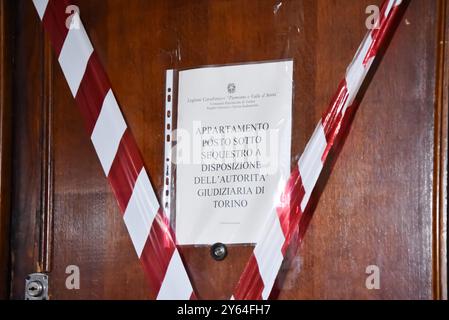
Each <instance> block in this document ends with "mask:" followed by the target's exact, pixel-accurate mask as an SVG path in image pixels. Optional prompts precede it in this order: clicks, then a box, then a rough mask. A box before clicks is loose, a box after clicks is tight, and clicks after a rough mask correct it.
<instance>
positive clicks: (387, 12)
mask: <svg viewBox="0 0 449 320" xmlns="http://www.w3.org/2000/svg"><path fill="white" fill-rule="evenodd" d="M33 3H34V5H35V7H36V9H37V12H38V14H39V16H40V18H41V19H42V22H43V25H44V28H45V29H46V31H47V33H48V34H49V36H50V40H51V42H52V45H53V48H54V51H55V53H56V55H57V56H58V61H59V63H60V65H61V68H62V71H63V73H64V76H65V78H66V80H67V83H68V85H69V88H70V90H71V92H72V94H73V96H74V98H75V100H76V102H77V104H78V107H79V109H80V112H81V114H82V116H83V118H84V121H85V125H86V129H87V131H88V133H89V135H90V137H91V140H92V143H93V145H94V147H95V150H96V152H97V155H98V157H99V159H100V162H101V165H102V167H103V170H104V172H105V175H106V177H107V178H108V180H109V183H110V184H111V187H112V189H113V192H114V194H115V197H116V199H117V202H118V205H119V207H120V210H121V212H122V213H123V215H124V217H123V218H124V221H125V224H126V226H127V228H128V232H129V234H130V237H131V240H132V242H133V244H134V247H135V249H136V252H137V255H138V256H139V258H140V261H141V262H142V265H143V268H144V271H145V273H146V275H147V277H148V279H149V282H150V286H151V287H152V288H153V290H154V291H155V292H158V295H157V298H158V299H190V298H195V295H194V292H193V288H192V284H191V282H190V280H189V277H188V275H187V272H186V269H185V267H184V265H183V263H182V260H181V257H180V255H179V252H178V250H177V248H176V245H175V242H174V240H173V238H172V235H171V234H172V233H171V232H170V227H169V224H168V220H167V217H166V216H165V214H164V210H163V208H161V207H160V205H159V203H158V201H157V198H156V196H155V193H154V191H153V188H152V186H151V183H150V180H149V178H148V174H147V172H146V170H145V167H144V165H143V160H142V157H141V155H140V152H139V150H138V147H137V144H136V142H135V140H134V138H133V136H132V134H131V132H130V130H129V128H128V127H127V125H126V122H125V120H124V118H123V115H122V113H121V111H120V108H119V106H118V103H117V101H116V99H115V97H114V94H113V92H112V90H111V85H110V83H109V80H108V77H107V75H106V73H105V71H104V69H103V67H102V65H101V64H100V61H99V59H98V57H97V55H96V53H95V51H94V49H93V47H92V44H91V42H90V40H89V38H88V36H87V34H86V31H85V30H84V27H83V25H82V23H81V22H80V23H79V28H67V27H66V20H67V14H66V8H67V7H68V6H69V5H70V2H69V1H68V0H33ZM400 4H401V0H387V1H386V2H385V3H384V5H383V7H382V10H381V19H380V28H379V29H378V30H372V31H370V32H369V33H368V35H367V37H366V38H365V40H364V41H363V43H362V46H361V47H360V49H359V51H358V53H357V54H356V57H355V59H354V61H353V62H352V64H351V65H350V67H349V68H348V71H347V74H346V78H345V80H343V82H342V83H341V85H340V87H339V91H338V93H337V95H336V96H335V98H334V99H333V102H332V104H331V106H330V108H329V110H328V111H327V112H326V113H325V114H324V116H323V118H322V120H321V121H320V123H319V124H318V126H317V128H316V130H315V132H314V134H313V135H312V138H311V140H310V141H309V143H308V145H307V147H306V149H305V151H304V153H303V155H302V157H301V159H300V160H299V163H298V168H297V169H296V170H294V171H293V173H292V176H291V177H290V179H289V182H288V184H287V187H286V190H285V191H284V194H283V196H282V199H281V204H280V205H279V206H278V208H277V210H276V212H273V215H272V217H271V219H270V221H268V222H267V223H266V226H265V233H264V235H265V236H264V238H263V239H261V241H260V242H259V243H258V244H257V245H256V248H255V250H254V253H253V255H252V257H251V258H250V260H249V262H248V264H247V266H246V268H245V271H244V272H243V273H242V276H241V278H240V280H239V283H238V285H237V288H236V290H235V292H234V296H233V297H232V298H234V297H235V298H237V299H267V298H268V297H269V295H270V292H271V289H272V287H273V284H274V281H275V279H276V277H277V274H278V272H279V269H280V266H281V264H282V261H283V259H284V256H285V252H286V249H287V247H288V246H289V244H290V240H291V237H292V236H293V235H294V233H295V232H296V231H297V230H298V229H299V227H300V220H301V217H302V212H304V209H305V208H306V207H307V204H308V201H309V199H310V196H311V194H312V192H313V189H314V187H315V184H316V182H317V180H318V177H319V175H320V173H321V170H322V168H323V165H324V163H325V161H326V158H327V155H328V152H329V150H330V149H331V148H332V146H333V145H334V143H336V142H337V141H338V140H339V139H341V130H340V129H341V128H342V124H343V122H344V121H345V120H346V119H347V117H346V114H347V112H346V111H347V109H348V108H351V107H353V102H354V99H355V97H356V95H357V93H358V91H359V89H360V86H361V85H362V83H363V81H364V79H365V76H366V74H367V72H368V71H369V68H370V66H371V64H372V62H373V60H374V58H375V57H376V55H377V53H378V52H379V49H380V48H381V47H382V46H383V45H384V42H385V41H384V40H385V35H386V33H387V32H388V31H389V30H390V29H391V26H392V24H393V23H394V21H395V20H396V19H397V17H398V6H399V5H400ZM76 15H77V14H76ZM75 18H79V17H78V16H75Z"/></svg>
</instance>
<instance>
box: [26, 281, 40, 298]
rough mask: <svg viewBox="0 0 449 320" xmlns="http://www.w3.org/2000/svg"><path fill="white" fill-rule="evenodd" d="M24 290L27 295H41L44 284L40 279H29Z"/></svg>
mask: <svg viewBox="0 0 449 320" xmlns="http://www.w3.org/2000/svg"><path fill="white" fill-rule="evenodd" d="M26 290H27V292H28V295H30V296H31V297H35V298H37V297H40V296H41V295H42V293H43V292H44V286H43V285H42V283H41V282H40V281H37V280H35V281H30V282H29V283H28V284H27V287H26Z"/></svg>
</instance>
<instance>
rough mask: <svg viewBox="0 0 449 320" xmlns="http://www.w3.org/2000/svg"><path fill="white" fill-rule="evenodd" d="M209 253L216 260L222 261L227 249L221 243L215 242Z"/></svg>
mask: <svg viewBox="0 0 449 320" xmlns="http://www.w3.org/2000/svg"><path fill="white" fill-rule="evenodd" d="M210 254H211V256H212V258H214V260H216V261H222V260H224V259H225V258H226V256H227V255H228V249H227V248H226V246H225V245H224V244H223V243H216V244H214V245H212V247H211V248H210Z"/></svg>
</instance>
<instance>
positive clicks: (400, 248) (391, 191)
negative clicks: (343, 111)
mask: <svg viewBox="0 0 449 320" xmlns="http://www.w3.org/2000/svg"><path fill="white" fill-rule="evenodd" d="M17 3H18V4H17V11H16V12H17V19H16V26H20V28H18V32H17V37H16V43H15V46H16V50H17V52H16V54H15V59H16V61H17V63H16V66H15V70H14V71H15V90H14V98H15V112H14V119H13V124H14V150H13V155H14V176H13V178H14V187H13V214H14V216H13V228H14V234H13V239H12V240H13V242H12V243H13V253H14V255H13V275H14V278H13V297H15V298H21V297H22V296H23V281H24V277H25V276H26V274H27V273H30V272H32V271H36V270H44V271H45V270H47V271H50V279H51V294H52V296H53V297H54V298H59V299H81V298H97V299H105V298H106V299H134V298H135V299H138V298H142V299H143V298H153V297H154V295H155V293H151V292H148V291H147V286H146V282H145V278H144V275H143V272H142V270H141V268H140V265H139V262H138V260H137V258H136V256H135V253H134V249H133V248H132V244H131V242H130V240H129V237H128V235H127V232H126V228H125V227H124V224H123V222H122V218H121V215H120V214H119V210H118V208H117V205H116V202H115V199H114V197H113V195H112V193H111V191H110V188H109V187H108V185H107V181H106V179H105V178H104V177H103V173H102V169H101V166H100V164H99V162H98V160H97V158H96V155H95V152H94V149H93V147H92V146H91V143H90V139H89V137H88V136H87V135H86V134H85V133H84V129H83V126H82V122H81V117H80V116H79V114H78V111H77V108H76V106H75V103H74V101H73V98H72V97H71V94H70V92H69V90H68V87H67V85H66V83H65V80H64V77H63V75H62V72H61V71H60V68H59V66H58V63H57V60H56V59H55V58H54V57H51V55H50V54H49V51H48V42H45V41H44V39H43V36H42V33H41V27H40V22H39V19H38V17H37V15H36V14H35V12H34V8H33V7H32V4H31V2H30V1H26V0H21V1H18V2H17ZM74 3H76V4H77V5H79V7H80V9H81V16H82V19H83V21H84V24H85V27H86V29H87V31H88V33H89V35H90V37H91V40H92V42H93V44H94V46H95V48H96V50H97V53H98V55H99V56H100V59H101V60H102V61H103V63H104V66H105V68H106V70H107V72H108V74H109V76H110V78H111V82H112V87H113V89H114V91H115V93H116V96H117V99H118V101H119V103H120V105H121V106H122V109H123V112H124V114H125V117H126V119H127V121H128V123H129V126H130V128H131V130H132V131H133V133H134V136H135V137H136V140H137V143H138V145H139V147H140V149H141V151H142V153H143V156H144V160H145V163H146V166H147V168H148V170H149V174H150V176H151V179H152V183H153V185H154V186H155V188H156V190H158V191H159V192H161V190H162V183H163V175H162V173H163V172H162V169H163V168H162V163H163V161H162V160H163V158H162V155H163V128H164V124H163V120H164V119H163V106H164V104H163V102H164V74H165V70H166V69H167V68H188V67H195V66H199V65H207V64H222V63H235V62H245V61H259V60H273V59H281V58H294V61H295V74H294V81H295V86H294V90H295V92H294V95H295V96H294V128H295V129H294V130H293V136H292V139H293V150H292V154H295V155H296V154H300V153H301V152H302V150H303V149H304V146H305V143H306V142H307V140H308V138H309V137H310V135H311V133H312V131H313V129H314V127H315V124H316V122H317V121H318V119H319V117H320V115H321V113H322V112H323V111H324V110H325V109H326V107H327V103H328V102H329V100H330V97H331V96H332V95H333V93H334V91H335V89H336V85H337V83H338V82H339V81H340V80H341V77H342V76H343V75H344V73H345V68H346V67H347V65H348V63H349V62H350V61H351V59H352V56H353V55H354V53H355V51H356V49H357V46H358V45H359V43H360V41H361V39H362V38H363V35H364V33H365V32H366V29H365V27H364V21H365V19H366V14H365V8H366V7H367V5H370V4H373V1H370V0H339V1H329V0H318V1H315V0H290V1H282V2H277V1H272V0H246V1H222V0H217V1H206V0H201V1H193V0H191V1H181V0H173V1H143V0H129V1H126V2H124V1H120V0H109V1H100V0H96V1H92V0H90V1H87V0H80V1H74ZM374 3H376V4H380V3H381V1H380V0H378V1H377V0H376V1H374ZM278 5H280V6H278ZM440 10H441V9H440ZM437 17H438V7H437V2H436V1H426V0H413V1H411V4H410V6H409V8H408V10H407V12H406V14H405V16H404V20H403V22H402V23H401V25H400V26H399V28H398V31H397V34H396V35H395V37H394V38H393V40H392V42H391V46H390V48H389V50H388V51H387V53H386V54H385V57H384V60H383V62H382V63H381V65H380V66H379V68H378V72H377V73H376V74H375V75H374V77H373V78H372V81H371V84H370V86H369V88H368V89H367V91H366V94H365V97H364V99H363V101H362V103H361V106H360V110H359V112H358V113H357V114H356V116H355V120H354V126H353V128H352V129H351V131H350V134H349V137H348V139H347V141H346V144H345V146H344V147H343V149H342V151H341V154H340V157H339V159H338V161H337V163H336V165H335V167H334V170H333V172H332V174H331V175H330V176H329V179H325V180H326V181H323V185H324V190H323V193H322V196H321V198H320V201H319V203H318V206H317V208H316V211H315V214H314V218H313V220H312V222H311V225H310V230H309V232H308V233H307V234H306V236H305V239H304V244H303V245H302V247H301V249H300V250H299V251H298V252H297V253H296V252H294V254H293V256H292V258H291V261H290V263H287V264H285V265H284V267H283V271H284V277H283V278H282V281H280V282H279V283H278V289H280V293H279V295H278V297H279V298H281V299H298V298H302V299H315V298H324V299H326V298H343V299H350V298H362V299H388V298H409V299H410V298H424V299H430V298H432V297H434V294H435V288H434V283H435V281H438V279H439V276H438V279H436V280H435V279H433V277H434V276H435V273H436V272H435V268H434V261H435V259H436V255H435V254H436V253H435V250H434V245H435V241H436V240H435V239H434V238H435V235H438V234H439V233H438V230H435V228H434V224H435V219H436V218H435V213H434V204H435V201H436V200H435V197H434V196H435V192H437V191H436V190H435V177H434V168H435V167H434V160H435V159H436V156H435V146H436V144H441V145H442V146H443V147H444V146H445V145H447V135H446V137H444V136H442V138H440V135H438V134H436V131H437V130H436V124H435V123H436V121H441V119H442V118H444V115H446V116H447V101H445V102H444V104H441V105H440V107H439V108H440V109H439V110H441V111H438V113H437V112H436V111H435V105H437V103H436V102H437V95H436V94H435V92H437V88H438V86H439V84H438V83H440V82H441V81H440V82H438V81H437V72H436V70H437V64H438V61H439V60H438V50H437V46H438V43H439V41H438V37H439V35H438V32H437V31H438V19H437ZM445 17H446V15H445ZM440 37H441V35H440ZM440 68H441V67H440ZM445 76H446V74H445ZM445 79H446V78H445ZM23 83H26V84H27V85H26V86H24V85H22V84H23ZM446 86H447V84H446ZM439 99H441V98H439ZM444 125H445V124H444V122H442V123H441V127H439V128H440V129H441V130H438V131H439V132H440V131H441V132H443V130H442V129H444ZM446 128H447V122H446ZM444 139H446V140H444ZM446 150H447V149H446ZM441 154H444V153H441ZM296 161H297V157H294V159H292V163H295V162H296ZM442 163H443V166H442V167H441V172H442V173H444V172H447V167H445V166H444V163H445V162H444V161H443V162H442ZM446 166H447V164H446ZM443 176H444V174H443ZM437 180H438V179H437ZM439 199H440V198H439ZM441 232H442V231H441ZM441 234H443V233H441ZM437 238H438V236H437ZM250 250H251V248H250V247H240V248H239V247H235V248H234V247H233V248H232V250H231V251H230V255H229V258H227V259H226V260H225V261H224V262H221V263H218V262H215V261H213V260H212V259H211V258H210V257H209V253H208V248H191V247H188V248H183V249H182V254H183V256H184V259H185V260H186V262H187V264H188V266H189V271H190V273H191V276H192V279H193V280H194V284H195V287H196V288H197V290H198V293H199V297H200V298H228V297H229V295H230V293H231V292H232V289H233V287H234V285H235V282H236V281H237V279H238V276H239V273H240V270H241V269H242V268H243V266H244V264H245V263H246V260H247V258H248V256H249V254H250ZM73 264H74V265H77V266H79V267H80V271H81V289H80V290H78V291H77V290H67V289H66V288H65V279H66V276H67V275H66V274H65V268H66V267H67V266H68V265H73ZM372 264H375V265H378V266H379V267H380V270H381V289H380V290H367V289H366V287H365V279H366V276H367V275H366V274H365V268H366V267H367V266H368V265H372ZM36 266H37V267H36ZM118 288H119V289H118ZM435 296H436V295H435Z"/></svg>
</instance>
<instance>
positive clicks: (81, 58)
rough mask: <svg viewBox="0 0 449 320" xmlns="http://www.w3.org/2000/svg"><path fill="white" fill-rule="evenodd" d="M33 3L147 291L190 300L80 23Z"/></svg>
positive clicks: (48, 0)
mask: <svg viewBox="0 0 449 320" xmlns="http://www.w3.org/2000/svg"><path fill="white" fill-rule="evenodd" d="M33 3H34V5H35V7H36V9H37V12H38V14H39V16H40V18H41V19H42V22H43V25H44V28H45V30H46V31H47V33H48V34H49V36H50V40H51V43H52V45H53V49H54V51H55V53H56V55H57V57H58V61H59V64H60V65H61V68H62V71H63V73H64V76H65V78H66V80H67V83H68V85H69V87H70V91H71V92H72V95H73V96H74V98H75V100H76V102H77V104H78V107H79V109H80V111H81V114H82V116H83V118H84V121H85V125H86V129H87V131H88V133H89V135H90V137H91V140H92V143H93V145H94V147H95V150H96V152H97V155H98V158H99V159H100V162H101V165H102V167H103V170H104V173H105V175H106V177H107V178H108V180H109V183H110V185H111V187H112V190H113V191H114V194H115V197H116V199H117V202H118V205H119V207H120V210H121V212H122V213H123V219H124V221H125V224H126V227H127V229H128V232H129V235H130V237H131V240H132V242H133V244H134V248H135V249H136V252H137V255H138V256H139V258H140V261H141V262H142V265H143V268H144V270H145V273H146V275H147V277H148V279H149V282H150V286H151V287H152V288H153V290H154V291H155V292H158V295H157V298H158V299H190V298H191V297H193V296H194V295H193V289H192V285H191V283H190V280H189V277H188V275H187V272H186V270H185V268H184V265H183V263H182V261H181V257H180V255H179V252H178V250H177V248H176V245H175V242H174V241H173V238H172V236H171V233H170V231H169V226H168V224H167V220H166V217H165V214H164V212H163V208H161V207H160V205H159V202H158V200H157V198H156V195H155V193H154V191H153V187H152V186H151V183H150V179H149V177H148V174H147V172H146V170H145V167H144V165H143V161H142V157H141V155H140V152H139V150H138V147H137V144H136V142H135V140H134V137H133V136H132V134H131V132H130V130H129V128H128V127H127V125H126V122H125V120H124V118H123V115H122V113H121V111H120V108H119V106H118V103H117V101H116V99H115V97H114V94H113V92H112V90H111V85H110V83H109V80H108V77H107V75H106V73H105V71H104V69H103V67H102V65H101V63H100V61H99V59H98V56H97V55H96V53H95V51H94V49H93V47H92V44H91V42H90V40H89V37H88V36H87V34H86V31H85V30H84V27H83V25H82V23H81V22H80V23H79V25H77V26H75V27H73V28H70V29H68V28H67V27H66V20H67V17H68V16H67V14H66V8H67V7H68V6H69V5H70V3H69V1H65V0H33ZM75 14H76V15H77V13H75ZM74 18H78V17H77V16H75V17H74Z"/></svg>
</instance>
